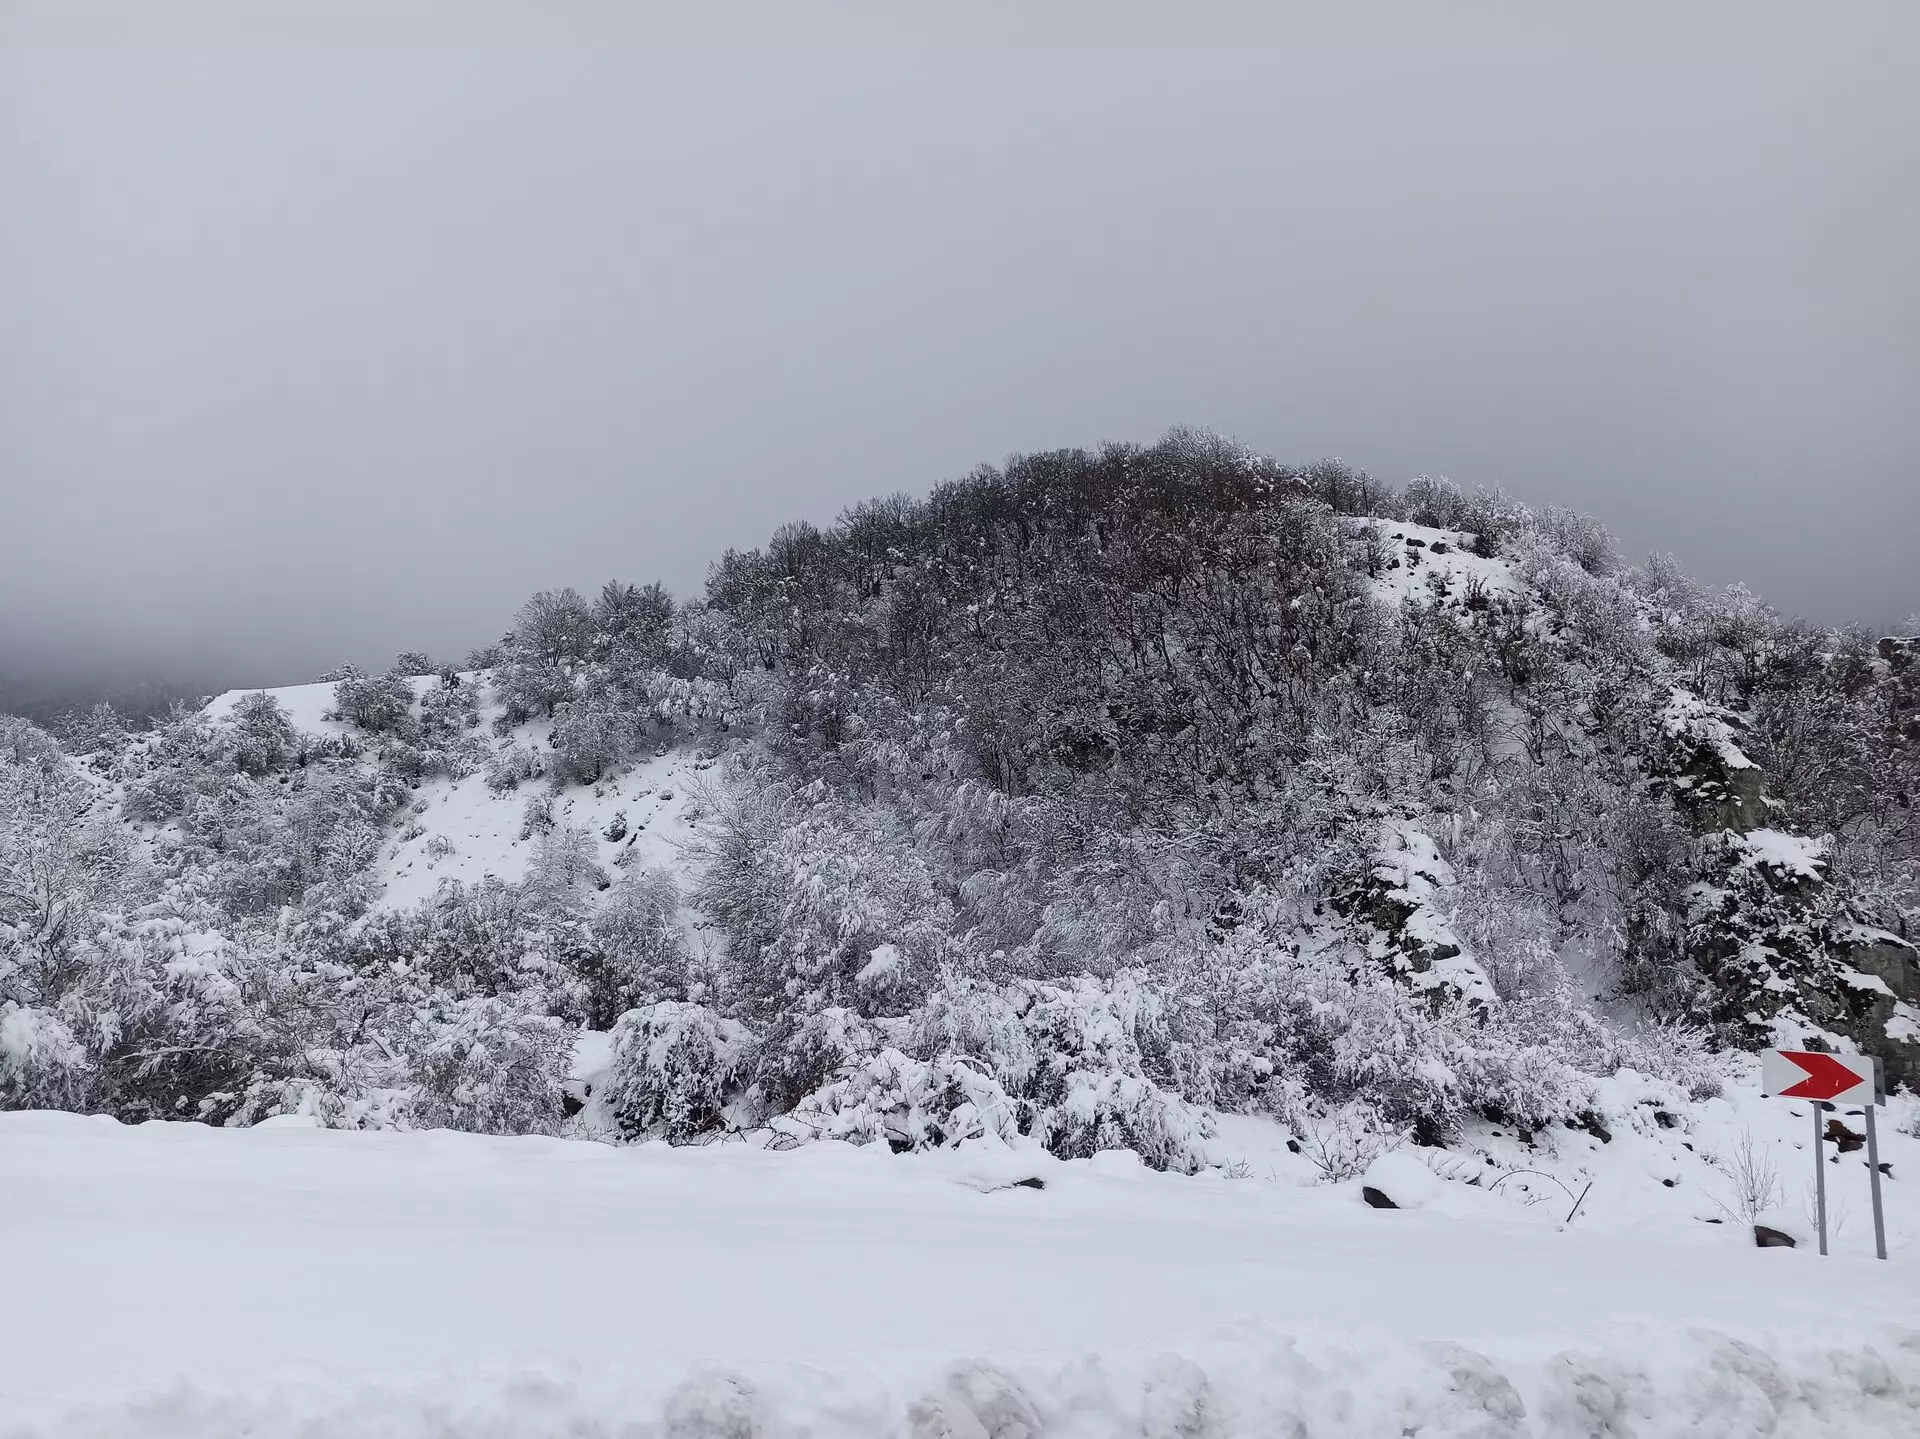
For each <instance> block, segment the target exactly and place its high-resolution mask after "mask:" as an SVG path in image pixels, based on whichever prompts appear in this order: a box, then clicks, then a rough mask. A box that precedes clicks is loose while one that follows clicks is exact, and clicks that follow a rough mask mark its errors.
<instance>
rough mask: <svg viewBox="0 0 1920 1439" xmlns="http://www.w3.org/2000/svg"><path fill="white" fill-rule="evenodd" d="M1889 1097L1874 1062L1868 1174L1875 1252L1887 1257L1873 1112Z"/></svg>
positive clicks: (1878, 1134)
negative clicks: (1871, 1183) (1871, 1185)
mask: <svg viewBox="0 0 1920 1439" xmlns="http://www.w3.org/2000/svg"><path fill="white" fill-rule="evenodd" d="M1886 1097H1887V1084H1886V1079H1885V1077H1884V1074H1883V1072H1882V1070H1881V1068H1880V1061H1879V1060H1877V1059H1876V1060H1874V1062H1873V1103H1872V1104H1869V1105H1868V1106H1867V1173H1868V1174H1870V1175H1872V1176H1873V1252H1874V1253H1875V1254H1876V1255H1877V1256H1879V1257H1880V1258H1882V1259H1885V1258H1886V1257H1887V1220H1886V1216H1885V1215H1884V1214H1882V1213H1881V1211H1880V1133H1879V1131H1878V1130H1876V1129H1875V1128H1874V1125H1873V1111H1874V1110H1875V1109H1877V1108H1879V1107H1880V1105H1881V1103H1882V1102H1883V1101H1885V1099H1886Z"/></svg>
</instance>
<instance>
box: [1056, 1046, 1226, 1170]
mask: <svg viewBox="0 0 1920 1439" xmlns="http://www.w3.org/2000/svg"><path fill="white" fill-rule="evenodd" d="M1064 1091H1065V1092H1064V1093H1063V1094H1061V1095H1060V1096H1059V1098H1058V1099H1056V1100H1055V1102H1054V1103H1052V1104H1051V1105H1048V1106H1047V1107H1045V1108H1043V1109H1040V1110H1039V1111H1038V1112H1037V1113H1036V1114H1035V1115H1034V1119H1033V1137H1034V1138H1035V1139H1038V1140H1039V1141H1040V1142H1041V1144H1043V1145H1045V1146H1046V1148H1047V1150H1048V1152H1049V1153H1052V1154H1054V1155H1057V1156H1058V1157H1060V1158H1061V1159H1084V1158H1087V1157H1090V1156H1091V1155H1094V1154H1096V1153H1098V1152H1099V1151H1100V1150H1103V1149H1131V1150H1132V1151H1133V1152H1134V1153H1135V1154H1138V1155H1139V1156H1140V1158H1141V1159H1142V1160H1143V1161H1144V1162H1145V1163H1146V1165H1147V1166H1148V1168H1150V1169H1168V1170H1172V1171H1173V1172H1175V1173H1177V1174H1194V1173H1197V1172H1198V1171H1199V1170H1201V1169H1203V1168H1205V1167H1206V1162H1207V1161H1206V1148H1205V1146H1206V1141H1207V1140H1209V1139H1211V1138H1212V1137H1213V1134H1214V1125H1213V1120H1212V1117H1211V1116H1210V1115H1208V1114H1207V1112H1206V1111H1205V1110H1201V1109H1195V1108H1194V1107H1193V1106H1192V1105H1189V1104H1187V1103H1186V1102H1185V1101H1183V1100H1181V1099H1180V1098H1179V1097H1178V1096H1176V1095H1172V1094H1168V1093H1167V1092H1166V1091H1165V1090H1162V1089H1161V1088H1159V1087H1158V1086H1157V1085H1155V1084H1153V1083H1151V1082H1150V1081H1148V1080H1145V1079H1142V1078H1140V1077H1139V1076H1137V1075H1127V1074H1116V1073H1113V1072H1112V1071H1110V1070H1109V1071H1106V1072H1097V1073H1090V1072H1088V1071H1086V1070H1073V1071H1070V1072H1069V1073H1068V1074H1067V1076H1066V1081H1065V1085H1064Z"/></svg>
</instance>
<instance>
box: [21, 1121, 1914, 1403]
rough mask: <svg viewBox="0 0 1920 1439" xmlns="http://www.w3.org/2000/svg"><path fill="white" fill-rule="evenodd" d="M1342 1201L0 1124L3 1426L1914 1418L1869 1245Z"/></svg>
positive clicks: (1057, 1179) (914, 1169) (1117, 1179)
mask: <svg viewBox="0 0 1920 1439" xmlns="http://www.w3.org/2000/svg"><path fill="white" fill-rule="evenodd" d="M1783 1123H1784V1118H1783ZM1696 1137H1698V1136H1696ZM1896 1142H1897V1143H1898V1145H1899V1146H1900V1148H1899V1151H1898V1154H1897V1157H1896V1159H1895V1161H1894V1162H1895V1165H1896V1169H1900V1168H1904V1167H1906V1166H1907V1165H1908V1164H1909V1163H1920V1153H1915V1152H1914V1151H1920V1143H1915V1142H1914V1141H1911V1140H1906V1139H1904V1137H1902V1138H1901V1139H1899V1140H1898V1141H1896ZM1615 1143H1616V1144H1624V1143H1625V1141H1624V1139H1623V1140H1616V1141H1615ZM1603 1148H1611V1146H1605V1147H1603ZM1620 1153H1621V1154H1622V1155H1623V1156H1626V1155H1629V1154H1631V1153H1633V1151H1632V1150H1631V1148H1626V1149H1622V1150H1621V1151H1620ZM1642 1158H1644V1156H1639V1157H1636V1158H1634V1159H1633V1161H1632V1162H1634V1163H1638V1162H1640V1160H1641V1159H1642ZM1030 1179H1038V1180H1040V1181H1042V1182H1043V1184H1044V1185H1045V1187H1044V1188H1043V1189H1037V1190H1036V1189H1034V1188H1032V1187H1029V1186H1026V1185H1021V1184H1018V1183H1017V1182H1016V1181H1021V1180H1030ZM1849 1182H1852V1181H1851V1179H1849ZM1358 1187H1359V1186H1358V1184H1357V1183H1354V1182H1349V1183H1346V1184H1342V1185H1338V1186H1331V1187H1328V1186H1320V1187H1299V1186H1296V1185H1293V1184H1290V1183H1287V1182H1285V1180H1284V1178H1282V1179H1280V1180H1278V1181H1275V1180H1269V1179H1267V1178H1265V1177H1264V1176H1249V1177H1243V1178H1239V1179H1235V1178H1231V1177H1229V1176H1227V1175H1225V1174H1223V1173H1219V1172H1215V1173H1213V1174H1211V1175H1209V1176H1207V1177H1203V1178H1199V1179H1183V1178H1177V1177H1174V1176H1170V1175H1163V1174H1154V1173H1151V1172H1148V1171H1146V1170H1144V1169H1142V1168H1141V1167H1140V1165H1139V1164H1138V1162H1137V1161H1134V1160H1133V1159H1132V1157H1131V1156H1130V1155H1126V1154H1110V1155H1101V1156H1097V1157H1096V1158H1094V1159H1092V1160H1081V1161H1073V1162H1061V1161H1058V1160H1054V1159H1050V1158H1048V1157H1047V1156H1046V1155H1044V1154H1041V1153H1037V1152H1012V1151H999V1152H982V1153H971V1154H939V1155H919V1156H890V1155H887V1154H885V1153H882V1152H878V1151H877V1150H876V1149H873V1148H869V1149H864V1150H863V1149H854V1148H851V1147H848V1146H845V1145H839V1144H821V1145H814V1146H808V1147H806V1148H803V1149H799V1150H794V1151H790V1152H787V1153H770V1152H766V1151H758V1150H752V1149H748V1148H746V1147H743V1146H738V1145H719V1146H710V1147H707V1148H703V1149H669V1148H668V1147H666V1146H665V1145H661V1144H651V1145H645V1146H640V1147H636V1148H614V1147H610V1146H604V1145H596V1144H588V1143H581V1142H569V1141H559V1140H547V1139H532V1138H530V1139H489V1138H481V1137H477V1136H469V1135H454V1134H447V1133H428V1134H422V1133H389V1134H347V1133H340V1132H335V1131H324V1130H316V1129H311V1128H305V1127H301V1126H300V1124H299V1123H298V1121H275V1122H273V1123H270V1124H268V1125H266V1126H262V1127H261V1128H258V1129H254V1130H247V1131H226V1130H213V1129H206V1128H202V1127H200V1126H197V1125H186V1124H149V1125H144V1126H140V1127H135V1128H128V1127H122V1126H120V1125H118V1124H116V1123H114V1122H113V1121H111V1120H108V1119H102V1118H81V1117H77V1116H69V1115H50V1114H15V1115H4V1116H0V1215H4V1217H5V1222H4V1224H0V1273H4V1274H5V1275H6V1276H7V1296H8V1297H7V1312H8V1313H9V1314H11V1315H13V1316H14V1318H15V1322H14V1323H12V1324H10V1325H9V1326H8V1330H7V1342H6V1343H5V1344H4V1345H0V1415H4V1423H0V1432H5V1433H7V1434H9V1435H42V1436H54V1435H89V1436H108V1435H112V1436H117V1439H150V1436H169V1439H186V1436H192V1439H219V1436H227V1435H241V1434H246V1435H253V1436H262V1435H294V1434H298V1435H301V1436H304V1439H330V1436H336V1435H339V1436H346V1435H353V1436H366V1435H376V1434H377V1435H382V1436H399V1435H409V1436H410V1435H423V1436H424V1435H436V1436H441V1439H453V1436H468V1435H486V1436H506V1435H515V1436H539V1435H561V1434H568V1435H585V1434H606V1435H611V1434H623V1435H676V1436H718V1435H795V1436H797V1435H802V1434H811V1435H816V1436H820V1439H838V1436H855V1435H860V1436H865V1435H874V1436H879V1435H897V1434H908V1435H915V1436H928V1439H930V1436H933V1435H954V1436H959V1435H968V1436H974V1435H981V1434H998V1435H1009V1436H1011V1435H1019V1434H1027V1435H1039V1434H1049V1435H1059V1436H1086V1439H1093V1436H1113V1435H1128V1434H1133V1435H1151V1436H1159V1435H1219V1436H1227V1435H1244V1436H1249V1439H1251V1436H1269V1435H1284V1434H1312V1435H1316V1436H1322V1435H1325V1436H1347V1435H1352V1436H1375V1435H1399V1434H1415V1433H1417V1434H1420V1435H1422V1436H1427V1435H1468V1434H1473V1435H1500V1434H1515V1435H1519V1434H1556V1435H1575V1434H1579V1435H1603V1434H1633V1435H1640V1436H1660V1435H1682V1434H1688V1435H1692V1434H1718V1435H1727V1436H1739V1435H1752V1434H1762V1433H1782V1434H1833V1435H1842V1434H1844V1435H1850V1436H1863V1435H1865V1436H1873V1435H1904V1434H1912V1433H1914V1432H1920V1303H1916V1301H1915V1298H1914V1295H1915V1293H1916V1289H1917V1288H1920V1285H1917V1281H1920V1267H1916V1264H1915V1260H1914V1257H1913V1254H1912V1252H1911V1250H1910V1249H1906V1248H1904V1246H1903V1252H1902V1253H1901V1254H1900V1257H1899V1258H1898V1259H1897V1260H1896V1261H1895V1262H1892V1263H1887V1264H1878V1263H1876V1262H1874V1261H1873V1260H1872V1259H1870V1258H1864V1257H1861V1255H1860V1252H1859V1245H1858V1244H1857V1243H1852V1244H1849V1245H1847V1246H1845V1252H1843V1253H1841V1254H1839V1255H1836V1256H1835V1257H1833V1258H1830V1259H1825V1260H1822V1259H1820V1258H1818V1257H1817V1256H1815V1255H1813V1254H1811V1253H1810V1252H1808V1251H1807V1250H1804V1249H1801V1250H1759V1249H1755V1248H1753V1247H1752V1246H1751V1245H1750V1244H1742V1243H1739V1242H1736V1241H1735V1239H1734V1237H1733V1236H1731V1235H1729V1234H1728V1233H1727V1232H1726V1231H1725V1230H1724V1229H1723V1228H1715V1227H1712V1226H1706V1225H1700V1224H1684V1223H1673V1224H1659V1225H1655V1226H1654V1227H1653V1228H1651V1229H1649V1228H1646V1227H1644V1226H1640V1225H1636V1224H1633V1223H1631V1222H1628V1218H1629V1216H1627V1215H1624V1214H1623V1215H1620V1216H1615V1217H1609V1216H1608V1214H1607V1211H1606V1209H1605V1207H1604V1206H1603V1205H1600V1204H1596V1205H1595V1207H1594V1210H1593V1212H1592V1213H1591V1214H1590V1215H1588V1216H1586V1217H1584V1218H1583V1219H1581V1220H1579V1221H1576V1222H1575V1223H1574V1224H1573V1225H1572V1226H1570V1227H1568V1226H1562V1225H1561V1224H1559V1223H1558V1216H1557V1215H1555V1216H1549V1215H1547V1214H1545V1213H1544V1212H1536V1211H1529V1210H1528V1209H1526V1208H1525V1207H1524V1206H1517V1205H1515V1204H1512V1203H1510V1202H1508V1201H1507V1200H1505V1199H1503V1198H1502V1197H1500V1196H1499V1195H1490V1194H1487V1193H1485V1192H1483V1191H1481V1190H1478V1189H1474V1188H1470V1187H1468V1186H1465V1185H1462V1184H1458V1183H1447V1182H1444V1181H1443V1182H1442V1184H1441V1189H1442V1190H1443V1191H1444V1193H1443V1194H1442V1195H1441V1196H1440V1197H1439V1198H1437V1199H1435V1200H1434V1201H1433V1202H1431V1203H1429V1204H1427V1205H1426V1206H1425V1207H1424V1208H1421V1209H1418V1210H1415V1211H1411V1212H1407V1211H1383V1210H1379V1209H1375V1208H1371V1207H1368V1206H1367V1205H1366V1204H1364V1203H1363V1202H1362V1201H1361V1198H1360V1195H1359V1193H1358ZM1607 1187H1608V1186H1607V1181H1605V1180H1603V1183H1602V1185H1601V1190H1602V1191H1604V1190H1605V1189H1606V1188H1607ZM1901 1213H1902V1216H1903V1217H1902V1219H1901V1224H1902V1226H1903V1235H1904V1233H1905V1232H1907V1230H1908V1229H1910V1228H1911V1227H1913V1220H1914V1219H1915V1217H1916V1216H1915V1215H1914V1214H1913V1212H1912V1211H1911V1209H1904V1208H1903V1209H1902V1211H1901ZM1857 1218H1858V1211H1856V1222H1857ZM1849 1233H1850V1234H1854V1235H1857V1233H1858V1230H1857V1229H1856V1228H1853V1227H1851V1226H1850V1228H1849ZM106 1276H111V1279H110V1280H109V1279H107V1278H106ZM715 1366H721V1367H720V1368H716V1367H715ZM729 1415H732V1416H734V1418H733V1419H732V1420H729V1418H728V1416H729ZM996 1415H997V1416H998V1417H997V1418H996ZM1016 1418H1023V1419H1024V1421H1025V1422H1026V1424H1027V1427H1025V1428H1021V1427H1019V1424H1018V1423H1017V1422H1015V1421H1016Z"/></svg>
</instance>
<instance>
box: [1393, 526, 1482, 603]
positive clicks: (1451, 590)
mask: <svg viewBox="0 0 1920 1439" xmlns="http://www.w3.org/2000/svg"><path fill="white" fill-rule="evenodd" d="M1360 523H1362V524H1366V525H1370V526H1372V527H1373V528H1374V529H1375V530H1377V531H1378V532H1379V535H1380V539H1381V542H1382V544H1383V545H1384V547H1385V551H1386V560H1385V564H1384V567H1383V568H1382V570H1381V572H1380V573H1379V574H1377V575H1376V576H1374V578H1373V581H1372V589H1373V593H1374V594H1375V595H1376V596H1377V597H1378V598H1380V599H1381V600H1384V601H1385V602H1386V603H1388V604H1398V603H1400V601H1401V600H1403V599H1409V598H1411V599H1418V600H1432V599H1433V598H1434V597H1435V595H1436V593H1440V594H1446V595H1449V596H1451V597H1453V598H1454V599H1456V600H1460V599H1464V598H1465V597H1466V595H1467V592H1468V590H1469V588H1471V587H1474V586H1478V587H1479V588H1480V589H1481V590H1482V591H1484V592H1485V593H1486V594H1488V595H1497V594H1510V593H1512V592H1514V591H1515V590H1517V589H1518V588H1519V587H1520V586H1519V582H1518V581H1517V580H1516V579H1515V578H1514V575H1513V570H1512V568H1511V567H1510V566H1509V565H1508V564H1507V562H1506V561H1505V560H1497V559H1490V558H1487V557H1485V556H1483V555H1479V554H1476V553H1474V550H1473V545H1474V537H1473V536H1472V535H1469V534H1466V533H1464V532H1462V531H1460V530H1442V529H1435V528H1434V527H1433V526H1432V525H1414V524H1407V523H1405V522H1404V521H1401V520H1363V521H1361V522H1360ZM1436 587H1438V588H1437V590H1436Z"/></svg>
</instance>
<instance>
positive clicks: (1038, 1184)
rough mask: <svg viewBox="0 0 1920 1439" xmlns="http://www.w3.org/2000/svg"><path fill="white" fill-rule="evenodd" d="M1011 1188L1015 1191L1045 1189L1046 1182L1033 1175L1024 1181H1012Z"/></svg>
mask: <svg viewBox="0 0 1920 1439" xmlns="http://www.w3.org/2000/svg"><path fill="white" fill-rule="evenodd" d="M1013 1187H1014V1188H1015V1189H1045V1188H1046V1187H1047V1181H1046V1180H1044V1179H1041V1178H1039V1177H1037V1176H1035V1175H1028V1176H1027V1177H1026V1178H1025V1179H1016V1180H1014V1181H1013Z"/></svg>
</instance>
